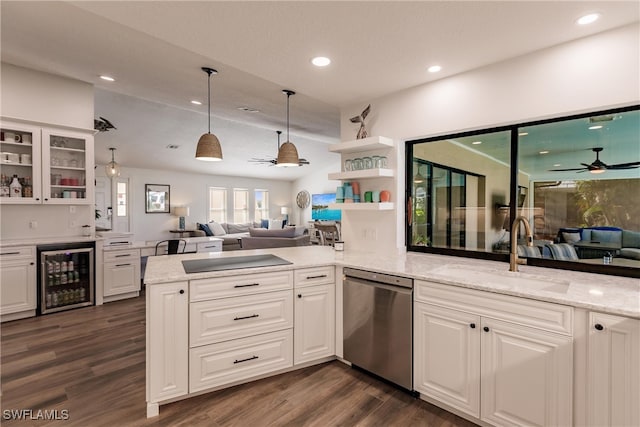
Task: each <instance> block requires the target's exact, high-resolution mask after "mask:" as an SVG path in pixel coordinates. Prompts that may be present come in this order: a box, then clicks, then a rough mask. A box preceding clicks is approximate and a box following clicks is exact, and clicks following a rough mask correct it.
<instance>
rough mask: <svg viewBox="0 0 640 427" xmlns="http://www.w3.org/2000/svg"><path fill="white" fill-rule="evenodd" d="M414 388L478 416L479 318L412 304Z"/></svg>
mask: <svg viewBox="0 0 640 427" xmlns="http://www.w3.org/2000/svg"><path fill="white" fill-rule="evenodd" d="M413 325H414V326H413V327H414V337H415V338H414V358H413V360H414V369H415V371H414V381H413V383H414V388H415V390H416V391H419V392H420V393H423V394H425V395H427V396H429V397H432V398H434V399H437V400H439V401H441V402H443V403H446V404H447V405H449V406H452V407H454V408H456V409H458V410H460V411H463V412H465V413H467V414H469V415H472V416H474V417H476V418H479V416H480V331H481V329H480V317H479V316H477V315H475V314H470V313H465V312H462V311H456V310H450V309H446V308H442V307H437V306H433V305H429V304H415V311H414V324H413Z"/></svg>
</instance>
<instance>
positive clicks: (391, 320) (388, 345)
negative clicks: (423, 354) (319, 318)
mask: <svg viewBox="0 0 640 427" xmlns="http://www.w3.org/2000/svg"><path fill="white" fill-rule="evenodd" d="M343 296H344V309H343V310H344V313H343V318H344V323H343V333H344V337H343V339H344V358H345V360H347V361H349V362H351V364H352V365H355V366H356V367H358V368H362V369H364V370H366V371H369V372H371V373H373V374H375V375H378V376H379V377H382V378H384V379H386V380H388V381H391V382H393V383H395V384H397V385H399V386H401V387H403V388H405V389H407V390H409V391H413V370H412V361H413V310H412V306H413V304H412V300H413V280H412V279H408V278H405V277H398V276H392V275H389V274H380V273H373V272H369V271H363V270H356V269H353V268H345V269H344V283H343Z"/></svg>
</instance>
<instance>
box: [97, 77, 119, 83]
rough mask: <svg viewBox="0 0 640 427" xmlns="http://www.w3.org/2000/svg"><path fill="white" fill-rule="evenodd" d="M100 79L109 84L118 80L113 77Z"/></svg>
mask: <svg viewBox="0 0 640 427" xmlns="http://www.w3.org/2000/svg"><path fill="white" fill-rule="evenodd" d="M100 78H101V79H102V80H106V81H108V82H115V81H116V79H114V78H113V77H111V76H100Z"/></svg>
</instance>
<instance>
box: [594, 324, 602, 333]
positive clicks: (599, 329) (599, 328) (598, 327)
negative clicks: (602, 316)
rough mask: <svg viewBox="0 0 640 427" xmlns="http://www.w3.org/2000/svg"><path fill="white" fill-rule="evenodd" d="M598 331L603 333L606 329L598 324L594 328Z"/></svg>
mask: <svg viewBox="0 0 640 427" xmlns="http://www.w3.org/2000/svg"><path fill="white" fill-rule="evenodd" d="M594 327H595V328H596V329H597V330H598V331H601V330H603V329H604V326H602V325H601V324H600V323H596V324H595V326H594Z"/></svg>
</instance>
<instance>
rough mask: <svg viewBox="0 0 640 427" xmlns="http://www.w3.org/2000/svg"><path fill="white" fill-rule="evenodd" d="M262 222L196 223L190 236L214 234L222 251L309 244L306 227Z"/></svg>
mask: <svg viewBox="0 0 640 427" xmlns="http://www.w3.org/2000/svg"><path fill="white" fill-rule="evenodd" d="M262 225H264V224H263V223H258V222H253V223H245V224H230V223H216V222H210V223H208V224H197V227H198V230H197V231H194V232H192V237H196V236H215V237H219V238H221V239H222V250H223V251H235V250H239V249H259V248H281V247H288V246H305V245H309V244H310V240H309V235H308V231H307V229H306V227H286V228H282V222H281V221H280V222H279V223H278V224H277V227H280V228H277V227H276V228H270V229H266V228H262V227H261V226H262Z"/></svg>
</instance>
